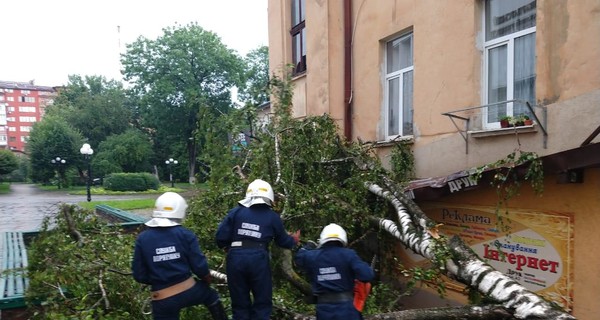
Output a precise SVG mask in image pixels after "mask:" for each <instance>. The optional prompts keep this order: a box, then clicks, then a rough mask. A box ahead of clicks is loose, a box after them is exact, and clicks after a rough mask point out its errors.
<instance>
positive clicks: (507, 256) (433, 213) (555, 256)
mask: <svg viewBox="0 0 600 320" xmlns="http://www.w3.org/2000/svg"><path fill="white" fill-rule="evenodd" d="M420 207H421V208H422V209H423V211H424V212H425V213H426V214H427V216H428V217H430V218H431V219H433V220H435V221H437V222H438V223H441V224H443V226H441V227H440V230H441V232H442V233H443V234H445V235H447V236H449V237H450V236H453V235H458V236H460V237H461V238H462V239H463V241H464V242H465V243H467V244H468V245H469V246H470V247H471V248H472V249H473V250H474V251H475V253H477V255H478V256H479V257H480V258H482V259H484V260H485V261H486V262H487V263H489V264H490V265H491V266H492V267H494V268H495V269H496V270H498V271H500V272H502V273H504V274H506V275H508V276H510V277H511V278H513V279H515V280H516V281H518V282H519V283H520V284H522V285H523V286H524V287H526V288H527V289H529V290H531V291H533V292H536V293H537V294H539V295H541V296H544V297H545V298H546V299H548V300H550V301H553V302H555V303H557V304H558V305H560V306H561V307H563V308H564V309H566V310H571V309H572V307H573V288H572V279H573V244H574V243H573V216H572V215H571V214H567V213H557V212H537V211H532V210H519V209H510V211H509V213H508V214H502V215H501V216H500V219H498V217H497V215H496V213H495V209H496V208H495V207H483V206H467V205H455V204H438V203H426V204H420ZM410 257H412V258H415V257H416V256H415V255H411V256H410ZM414 262H418V261H416V260H415V261H414Z"/></svg>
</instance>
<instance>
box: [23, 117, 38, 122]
mask: <svg viewBox="0 0 600 320" xmlns="http://www.w3.org/2000/svg"><path fill="white" fill-rule="evenodd" d="M19 121H20V122H35V121H36V119H35V117H19Z"/></svg>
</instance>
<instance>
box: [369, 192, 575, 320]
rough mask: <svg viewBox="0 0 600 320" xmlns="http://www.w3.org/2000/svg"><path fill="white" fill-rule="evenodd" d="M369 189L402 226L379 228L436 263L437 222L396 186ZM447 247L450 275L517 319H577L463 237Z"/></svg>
mask: <svg viewBox="0 0 600 320" xmlns="http://www.w3.org/2000/svg"><path fill="white" fill-rule="evenodd" d="M367 187H368V189H369V191H370V192H372V193H373V194H375V195H377V196H379V197H382V198H384V199H386V200H388V201H389V202H390V203H391V205H392V206H393V207H394V208H395V210H396V213H397V214H398V222H399V225H396V223H395V222H394V221H391V220H388V219H377V223H378V225H379V227H380V228H381V229H382V230H385V231H386V232H387V233H389V234H390V235H392V236H393V237H395V238H397V239H398V240H399V241H400V242H402V243H403V244H405V245H406V246H407V247H409V248H410V249H412V250H413V251H414V252H415V253H416V254H419V255H421V256H423V257H425V258H427V259H429V260H433V259H434V248H435V247H434V246H435V245H439V242H438V243H435V242H434V240H433V238H432V236H436V235H437V230H435V222H434V221H431V220H430V219H428V218H427V216H426V215H425V214H424V213H423V212H422V211H421V210H420V208H419V207H418V206H417V205H416V204H415V203H414V202H413V201H412V200H411V199H409V198H408V197H406V196H405V195H404V193H403V192H402V191H401V190H398V189H396V188H394V187H393V185H388V186H387V187H388V190H385V189H384V188H382V187H381V186H379V185H377V184H369V185H367ZM445 246H446V248H447V249H448V250H450V251H451V252H452V253H453V258H452V259H448V260H446V261H445V269H446V273H447V275H448V276H449V277H451V278H453V279H456V280H457V281H459V282H461V283H463V284H466V285H468V286H470V287H473V288H476V289H477V290H478V291H479V292H480V293H482V294H484V295H487V296H489V297H490V298H492V299H494V300H496V301H497V302H498V303H500V304H501V305H502V306H504V307H505V308H506V309H507V310H509V311H510V312H511V313H512V314H513V315H514V317H515V318H517V319H553V320H561V319H575V318H574V317H573V316H572V315H570V314H568V313H566V312H564V311H562V310H560V309H557V308H556V307H554V306H553V305H552V304H551V303H550V302H548V301H546V300H544V299H543V298H542V297H540V296H539V295H537V294H535V293H533V292H532V291H529V290H528V289H526V288H525V287H523V286H522V285H520V284H519V283H518V282H516V281H514V280H513V279H511V278H510V277H508V276H506V275H505V274H503V273H501V272H499V271H497V270H495V269H494V268H492V267H491V266H490V265H488V264H486V263H485V262H484V261H482V260H481V259H480V258H479V257H478V256H477V255H476V254H475V253H474V252H473V251H472V250H471V248H469V247H468V246H467V245H466V244H464V243H463V242H462V240H461V239H460V238H458V237H453V238H452V239H451V240H450V241H448V242H447V243H446V244H445ZM377 319H396V318H377ZM398 319H399V318H398ZM411 319H412V318H411ZM415 319H416V318H415Z"/></svg>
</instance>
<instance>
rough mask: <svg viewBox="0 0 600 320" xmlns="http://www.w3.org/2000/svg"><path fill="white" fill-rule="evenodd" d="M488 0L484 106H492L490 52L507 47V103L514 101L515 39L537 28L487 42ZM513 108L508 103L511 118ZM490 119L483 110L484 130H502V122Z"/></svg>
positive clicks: (484, 15) (507, 111)
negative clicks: (490, 94) (490, 97)
mask: <svg viewBox="0 0 600 320" xmlns="http://www.w3.org/2000/svg"><path fill="white" fill-rule="evenodd" d="M486 1H487V0H483V2H484V5H483V6H482V7H483V13H482V19H483V20H482V21H483V23H482V26H483V29H484V30H483V32H482V36H483V40H484V68H483V76H482V80H483V81H482V83H483V90H482V92H483V104H484V105H488V104H490V102H489V96H488V93H489V63H490V58H489V53H490V50H492V49H495V48H499V47H501V46H504V45H506V46H507V48H506V49H507V51H506V52H507V60H506V101H510V100H513V99H514V86H515V79H514V67H515V61H514V58H515V49H514V48H515V47H514V43H515V39H518V38H520V37H523V36H526V35H529V34H533V33H536V28H537V26H535V27H531V28H528V29H524V30H520V31H517V32H514V33H511V34H508V35H505V36H502V37H498V38H495V39H492V40H489V41H486V39H485V37H486V30H485V26H486V21H487V20H486V19H487V17H486V12H485V2H486ZM513 108H514V103H507V104H506V114H507V115H509V116H514V114H513ZM487 119H488V108H483V115H482V122H483V126H484V128H487V129H497V128H500V120H499V119H498V122H487Z"/></svg>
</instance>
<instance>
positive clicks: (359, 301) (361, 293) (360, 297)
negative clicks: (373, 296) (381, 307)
mask: <svg viewBox="0 0 600 320" xmlns="http://www.w3.org/2000/svg"><path fill="white" fill-rule="evenodd" d="M369 292H371V283H369V282H362V281H358V280H354V308H356V310H358V312H362V311H363V309H364V308H365V302H367V297H368V296H369Z"/></svg>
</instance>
